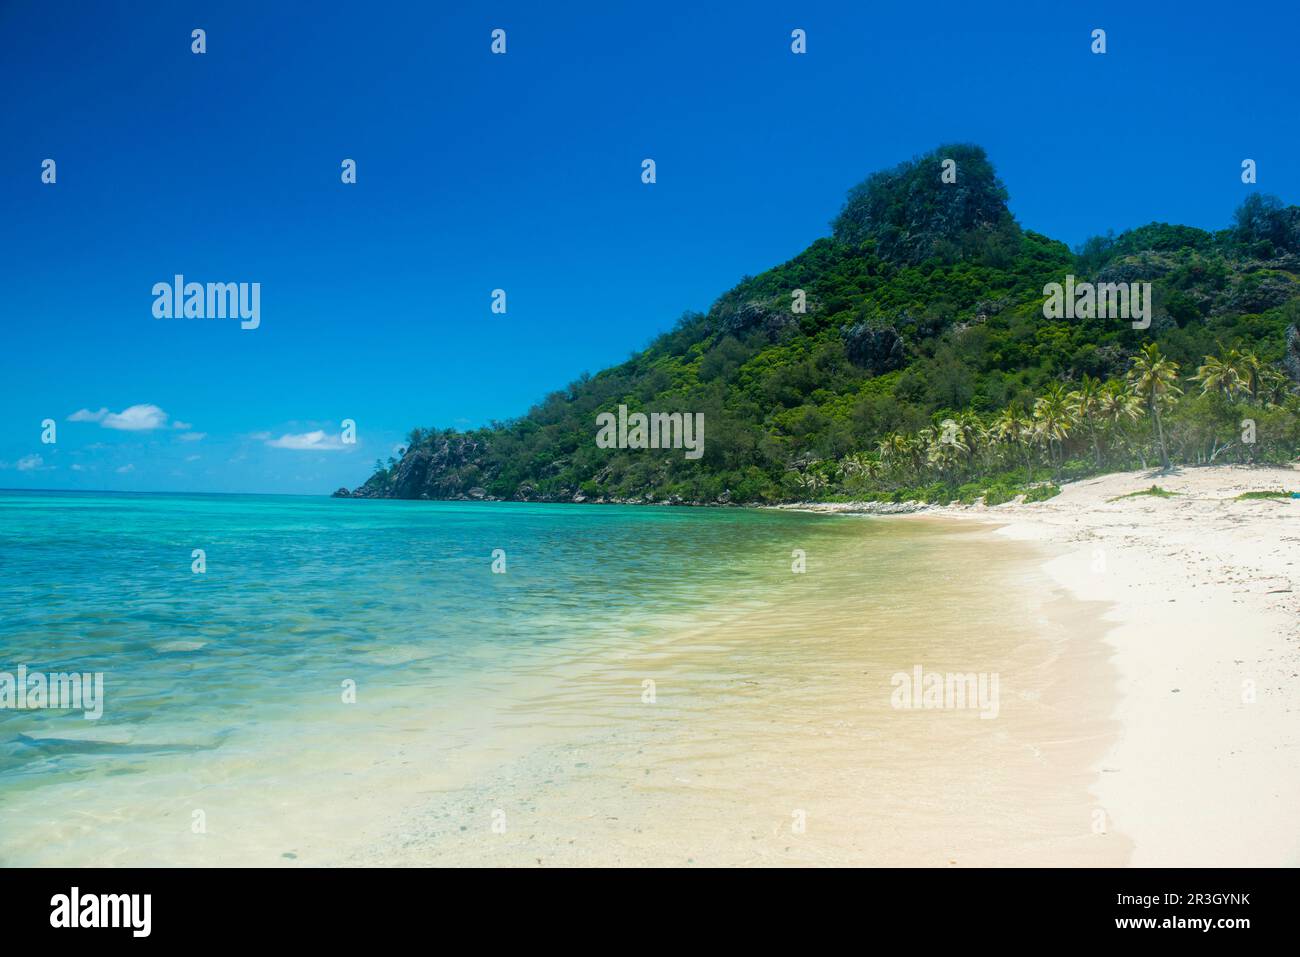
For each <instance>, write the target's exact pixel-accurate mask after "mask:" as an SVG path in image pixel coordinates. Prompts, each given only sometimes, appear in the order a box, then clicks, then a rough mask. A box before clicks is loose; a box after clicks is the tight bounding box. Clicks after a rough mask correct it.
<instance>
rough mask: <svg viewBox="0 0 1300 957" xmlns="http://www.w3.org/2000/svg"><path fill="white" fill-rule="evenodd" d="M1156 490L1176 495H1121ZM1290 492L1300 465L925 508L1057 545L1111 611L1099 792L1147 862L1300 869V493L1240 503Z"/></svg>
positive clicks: (1063, 577) (1137, 858) (1090, 596)
mask: <svg viewBox="0 0 1300 957" xmlns="http://www.w3.org/2000/svg"><path fill="white" fill-rule="evenodd" d="M1152 485H1159V486H1160V487H1161V488H1163V489H1165V490H1167V491H1169V492H1173V493H1177V494H1176V495H1174V496H1173V497H1170V498H1157V497H1153V496H1136V497H1130V498H1119V496H1124V495H1127V494H1128V493H1131V492H1135V491H1140V490H1143V489H1148V488H1150V487H1151V486H1152ZM1277 489H1288V490H1291V491H1295V490H1300V469H1297V468H1246V467H1240V466H1216V467H1210V468H1198V469H1185V470H1180V471H1175V472H1173V473H1171V474H1164V475H1157V474H1154V473H1152V472H1129V473H1122V474H1115V475H1108V476H1104V477H1101V478H1097V479H1090V480H1087V481H1082V482H1077V483H1073V484H1070V485H1067V486H1065V487H1064V488H1063V489H1062V491H1061V494H1060V495H1059V496H1057V497H1056V498H1053V499H1050V500H1048V501H1046V502H1039V503H1035V504H1031V505H1024V504H1006V505H1002V506H997V507H994V508H983V507H979V506H975V507H958V506H952V507H947V508H937V509H927V510H925V511H923V512H921V513H919V515H921V516H924V515H943V516H947V517H956V518H962V519H971V520H977V521H982V522H995V523H997V524H998V526H999V527H998V529H997V532H998V534H1000V535H1003V536H1006V537H1009V538H1012V539H1016V540H1022V541H1026V540H1028V541H1036V542H1040V543H1044V544H1047V545H1048V546H1051V547H1053V548H1054V550H1056V551H1057V552H1058V557H1056V558H1055V559H1053V560H1051V561H1049V562H1048V563H1047V565H1046V567H1045V570H1046V571H1047V573H1048V574H1049V575H1050V576H1051V577H1052V578H1053V579H1054V580H1055V581H1057V582H1059V583H1060V584H1061V585H1063V586H1064V587H1065V588H1067V589H1068V590H1069V592H1070V593H1071V594H1072V595H1074V596H1075V597H1077V598H1079V599H1083V600H1091V601H1103V602H1107V603H1108V604H1109V606H1110V611H1109V613H1108V614H1107V616H1106V618H1107V621H1108V622H1109V623H1110V624H1111V625H1112V627H1111V628H1110V630H1109V631H1108V632H1107V634H1106V636H1105V641H1106V642H1107V644H1108V645H1109V646H1110V648H1111V649H1112V652H1113V654H1112V658H1111V661H1112V664H1113V665H1114V666H1115V668H1116V669H1117V671H1118V673H1119V676H1120V681H1119V689H1118V690H1119V696H1118V703H1117V706H1116V708H1117V710H1116V714H1115V717H1116V718H1117V720H1118V722H1119V725H1120V733H1119V737H1118V739H1117V742H1116V743H1115V745H1114V746H1113V747H1112V748H1111V749H1110V751H1109V753H1108V754H1107V755H1106V756H1105V758H1104V759H1103V760H1102V761H1101V763H1100V765H1099V766H1098V767H1097V783H1096V785H1095V788H1094V794H1095V795H1096V796H1097V799H1098V805H1099V808H1100V809H1102V810H1104V811H1105V813H1106V817H1107V820H1108V826H1109V827H1110V828H1112V829H1113V830H1114V831H1116V832H1120V833H1122V834H1124V835H1126V836H1127V837H1129V838H1130V839H1131V840H1132V841H1133V845H1134V849H1133V852H1132V855H1131V860H1130V863H1131V864H1133V865H1136V866H1195V865H1205V866H1285V865H1296V864H1300V821H1298V820H1297V817H1296V811H1297V809H1298V808H1300V677H1298V674H1300V499H1283V500H1277V499H1274V500H1246V501H1239V500H1237V496H1238V495H1239V494H1241V493H1243V492H1250V491H1265V490H1277ZM818 510H825V511H855V509H854V508H853V507H851V506H835V505H832V506H821V507H819V509H818Z"/></svg>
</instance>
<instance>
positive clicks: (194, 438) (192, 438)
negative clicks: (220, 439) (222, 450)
mask: <svg viewBox="0 0 1300 957" xmlns="http://www.w3.org/2000/svg"><path fill="white" fill-rule="evenodd" d="M176 437H177V438H178V439H180V440H181V441H182V442H198V441H199V440H200V439H206V438H207V437H208V433H206V432H186V433H185V434H184V435H178V436H176Z"/></svg>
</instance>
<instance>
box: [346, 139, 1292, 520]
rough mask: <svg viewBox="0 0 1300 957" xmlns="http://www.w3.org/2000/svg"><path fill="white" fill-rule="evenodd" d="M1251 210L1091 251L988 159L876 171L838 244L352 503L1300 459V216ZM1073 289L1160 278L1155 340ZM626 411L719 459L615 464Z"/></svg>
mask: <svg viewBox="0 0 1300 957" xmlns="http://www.w3.org/2000/svg"><path fill="white" fill-rule="evenodd" d="M944 160H953V161H955V167H947V168H950V169H952V170H953V172H954V173H955V182H945V179H951V178H952V177H953V173H949V175H948V176H947V177H945V176H944V175H943V171H944V169H945V168H946V167H945V166H944ZM1244 189H1246V187H1243V190H1244ZM1247 195H1248V197H1249V198H1248V199H1247V200H1246V201H1245V202H1244V203H1243V205H1242V206H1241V208H1240V209H1239V210H1238V211H1237V214H1236V217H1235V220H1234V222H1232V223H1230V224H1227V225H1226V228H1224V229H1222V230H1220V231H1219V232H1215V233H1210V232H1206V231H1204V230H1201V229H1196V228H1192V227H1188V226H1175V225H1169V224H1166V223H1152V224H1150V225H1148V226H1143V227H1141V228H1139V229H1134V230H1131V231H1128V232H1125V233H1123V234H1121V235H1119V236H1113V235H1112V236H1107V237H1102V238H1094V239H1092V240H1089V241H1088V242H1087V243H1085V244H1083V245H1082V246H1081V247H1080V248H1079V249H1078V250H1076V251H1071V250H1070V249H1069V248H1068V247H1067V246H1065V245H1064V244H1063V243H1060V242H1058V241H1056V240H1053V239H1050V238H1049V237H1047V236H1043V235H1040V234H1038V233H1035V232H1033V231H1030V230H1026V229H1023V228H1022V227H1021V226H1020V225H1019V224H1017V223H1016V221H1015V219H1014V218H1013V217H1012V216H1011V214H1010V213H1009V211H1008V209H1007V193H1006V190H1005V188H1004V187H1003V185H1002V183H1001V182H1000V181H999V179H998V177H997V174H996V172H995V170H994V169H993V167H992V165H991V164H990V162H989V160H988V158H987V157H986V155H985V153H984V151H983V150H982V149H980V148H979V147H977V146H970V145H949V146H942V147H940V148H939V149H937V150H935V151H934V152H932V153H930V154H927V155H925V156H922V157H918V158H916V159H914V160H912V161H910V162H906V163H903V164H902V165H900V166H898V167H896V168H894V169H891V170H887V171H882V172H878V173H875V174H873V175H872V176H870V177H869V178H868V179H867V180H865V181H864V182H863V183H862V184H860V185H858V186H857V187H855V188H854V189H852V190H851V191H850V192H849V194H848V198H847V200H846V202H845V204H844V207H843V210H842V211H841V213H840V214H839V216H838V217H837V218H836V220H835V221H834V223H833V224H832V233H831V235H830V236H829V237H827V238H824V239H820V240H818V241H817V242H815V243H813V245H812V246H810V247H809V248H808V249H806V250H805V251H804V252H802V253H801V254H799V255H798V256H796V257H795V258H794V259H792V260H790V261H789V262H787V263H784V264H782V265H780V266H777V267H776V268H774V269H770V270H768V271H767V272H764V273H762V274H761V275H759V276H755V277H746V278H744V279H742V280H741V281H740V282H739V283H738V284H737V285H736V286H735V288H733V289H731V290H730V291H728V292H726V293H724V294H723V295H722V296H721V297H720V298H719V299H718V300H717V302H715V303H714V304H713V306H712V307H711V308H710V309H709V310H708V312H706V313H687V314H686V315H683V316H682V317H681V318H680V319H679V320H678V321H677V323H676V325H675V326H674V327H673V328H672V329H671V331H668V332H666V333H664V334H663V335H661V336H660V337H659V338H658V339H656V340H655V341H654V342H653V343H652V344H651V345H650V346H649V347H648V348H647V349H646V350H645V351H644V352H642V353H640V354H639V355H637V356H635V357H634V358H632V359H630V360H629V361H627V362H625V363H623V364H622V365H619V366H615V367H614V368H611V369H606V370H604V371H603V372H599V373H597V374H596V375H593V376H588V375H585V374H584V375H583V376H582V377H580V378H579V379H578V380H577V381H575V382H572V383H570V384H569V385H568V386H567V387H566V388H564V389H562V390H560V391H557V392H554V393H552V394H551V395H549V396H547V397H546V398H545V399H544V400H543V401H542V402H541V403H540V404H538V405H537V406H535V407H534V408H532V409H531V410H529V411H528V412H527V414H525V415H523V416H521V417H520V418H518V419H515V420H513V421H510V422H505V423H494V424H493V425H492V426H491V427H488V428H482V429H476V430H472V431H468V432H459V431H456V430H452V429H442V428H437V427H431V428H417V429H415V430H413V431H412V433H411V435H410V437H409V447H408V448H407V449H406V451H405V453H404V454H403V455H402V456H401V458H400V459H399V460H392V459H390V460H389V462H388V464H387V465H384V464H383V463H376V470H375V473H374V474H373V475H372V476H371V477H370V479H369V480H368V481H367V482H366V483H365V484H364V485H362V486H361V487H360V488H358V489H356V490H355V491H353V492H351V493H349V492H347V491H346V490H340V491H339V492H338V493H336V494H340V495H347V494H351V495H354V496H359V497H395V498H429V499H446V498H501V499H519V500H530V501H597V502H602V501H606V502H607V501H633V502H682V503H722V502H732V503H747V502H754V503H757V502H776V501H788V500H806V499H811V498H823V499H826V498H835V497H853V498H880V499H893V500H902V499H904V498H923V499H926V500H931V501H934V500H944V501H946V500H950V499H954V498H960V499H963V500H967V501H970V500H973V499H975V498H977V497H984V498H986V500H988V501H989V502H996V501H1003V500H1005V499H1007V498H1009V497H1011V496H1012V495H1014V494H1016V493H1017V492H1021V491H1025V490H1030V491H1031V494H1048V493H1047V492H1044V491H1043V490H1044V489H1050V484H1049V483H1052V482H1056V481H1060V480H1062V479H1065V478H1071V477H1078V476H1081V475H1084V474H1087V473H1089V472H1093V471H1101V470H1110V469H1117V468H1132V467H1139V466H1153V467H1154V466H1159V465H1162V464H1164V463H1172V464H1178V463H1184V464H1195V463H1201V462H1208V461H1216V462H1227V461H1241V462H1246V461H1265V460H1267V461H1282V460H1290V459H1293V458H1294V457H1295V456H1296V454H1297V452H1300V400H1298V399H1297V386H1296V383H1297V381H1300V335H1298V334H1297V331H1296V326H1297V323H1298V322H1300V207H1295V206H1289V207H1284V206H1282V205H1281V204H1280V203H1279V202H1278V201H1277V200H1276V199H1273V198H1272V197H1269V196H1267V195H1263V194H1260V193H1257V192H1254V191H1252V192H1250V193H1248V194H1247ZM1070 275H1072V276H1074V277H1075V279H1076V280H1077V281H1078V282H1081V283H1082V282H1093V283H1130V282H1133V283H1145V282H1149V283H1151V284H1152V290H1153V308H1152V310H1151V315H1150V324H1149V328H1145V329H1140V328H1134V325H1133V322H1131V321H1130V320H1129V319H1127V318H1106V319H1102V318H1074V319H1065V318H1061V319H1048V318H1045V315H1044V301H1045V299H1047V298H1048V297H1047V294H1046V293H1045V287H1046V286H1047V285H1048V284H1050V283H1064V282H1065V281H1066V277H1067V276H1070ZM799 290H802V294H800V293H799V292H798V291H799ZM801 300H802V301H803V303H804V308H803V311H800V308H799V303H800V301H801ZM620 405H624V406H627V407H628V409H630V410H633V411H637V410H640V411H645V412H651V411H656V412H689V413H703V415H704V422H705V435H704V453H703V456H702V457H701V458H698V459H688V458H687V457H685V456H684V455H683V454H682V453H681V451H680V450H674V449H644V450H639V449H617V448H614V449H606V448H599V447H598V446H597V443H596V441H595V435H596V431H597V430H596V416H597V414H598V413H601V412H605V411H615V410H617V408H618V406H620Z"/></svg>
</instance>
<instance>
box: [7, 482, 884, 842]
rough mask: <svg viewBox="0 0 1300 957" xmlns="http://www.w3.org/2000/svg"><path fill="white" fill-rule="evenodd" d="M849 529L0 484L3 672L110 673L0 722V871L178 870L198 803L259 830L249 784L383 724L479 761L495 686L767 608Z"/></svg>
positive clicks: (697, 515)
mask: <svg viewBox="0 0 1300 957" xmlns="http://www.w3.org/2000/svg"><path fill="white" fill-rule="evenodd" d="M849 531H851V529H849V528H848V526H847V524H846V523H844V522H843V521H842V520H840V521H837V520H834V519H826V518H821V517H815V516H808V515H799V514H784V513H775V512H763V511H752V510H739V509H730V510H727V509H682V508H635V507H619V506H575V505H563V506H555V505H528V504H499V503H426V502H420V503H415V502H397V501H351V500H332V499H327V498H308V497H283V496H236V495H207V496H204V495H151V494H104V493H85V494H80V493H52V492H51V493H31V492H4V493H0V671H9V672H11V673H12V672H13V671H14V670H15V669H16V668H17V667H18V666H19V665H25V666H27V668H28V669H29V671H32V672H36V671H41V672H74V671H75V672H83V673H93V672H102V673H103V674H104V676H105V679H104V680H105V692H104V697H105V704H104V715H103V717H102V718H101V719H100V720H98V721H87V720H85V719H84V718H83V717H82V716H81V715H80V714H79V713H76V712H58V711H14V710H8V711H0V816H2V817H3V823H0V862H4V863H42V862H46V861H47V860H49V859H48V858H47V857H46V856H44V852H43V851H42V848H45V847H46V846H47V843H48V842H49V841H59V840H73V839H77V840H79V841H80V842H81V843H82V844H83V845H84V846H87V847H98V848H99V850H98V851H95V852H90V851H88V852H87V854H88V856H89V857H92V858H93V857H94V855H95V854H99V855H101V857H100V858H97V859H103V860H107V861H116V860H125V861H133V862H149V861H150V860H158V861H159V862H160V863H167V862H168V860H167V858H169V857H171V856H172V854H173V851H172V849H171V848H170V847H169V846H168V844H167V842H166V840H164V836H161V835H160V830H161V831H166V832H168V833H171V832H173V831H174V832H177V833H184V832H185V827H184V825H185V824H186V823H187V822H186V820H185V816H186V814H187V813H192V810H190V811H187V809H188V808H191V807H198V806H199V805H202V804H204V800H203V797H202V796H203V794H204V793H205V792H207V793H208V794H209V795H210V794H211V793H212V792H213V790H214V789H217V790H218V791H220V792H221V793H224V794H227V795H228V803H227V804H222V805H221V806H223V807H225V806H228V807H230V808H231V809H232V811H231V814H235V813H238V814H250V815H255V814H258V813H259V811H258V808H259V800H261V798H259V797H258V795H257V793H254V792H259V789H260V792H259V793H260V794H261V796H262V798H265V797H267V795H269V794H272V793H273V792H275V791H276V789H277V788H282V789H283V790H284V792H285V793H289V792H290V791H292V790H293V789H295V788H301V787H303V786H304V784H303V782H302V781H294V780H293V779H292V775H293V774H294V773H297V771H299V770H303V769H296V768H294V767H292V766H291V765H293V764H294V761H295V760H296V759H297V758H299V757H303V755H304V754H305V753H306V751H307V750H311V751H314V752H319V751H320V750H321V749H326V750H328V751H329V755H328V759H329V760H334V759H338V760H339V761H342V762H343V766H344V768H345V769H346V766H347V763H346V760H345V759H346V757H347V755H348V751H349V748H351V747H354V746H355V747H356V749H357V755H356V759H355V761H354V762H353V763H354V764H356V765H358V766H360V765H361V764H363V763H364V762H365V761H366V760H369V759H370V756H371V755H372V754H373V750H374V746H375V745H374V740H375V739H376V738H377V737H381V736H382V734H383V732H384V729H385V728H386V727H388V724H387V723H386V722H388V721H392V722H395V724H397V725H402V724H403V723H405V724H407V725H410V724H419V725H428V724H429V723H432V722H433V721H434V720H435V719H434V718H433V717H431V716H432V715H435V714H438V713H439V708H441V709H442V710H441V714H442V716H443V719H445V721H446V730H445V733H444V734H442V735H441V736H440V739H439V742H435V744H434V747H437V746H438V744H439V743H441V744H445V745H446V746H447V747H448V748H457V747H459V748H462V749H470V750H473V749H474V748H475V747H476V745H477V744H478V743H480V742H482V741H483V740H484V739H483V736H482V734H480V731H481V729H477V728H475V727H474V726H473V722H474V720H475V718H474V715H475V714H477V713H479V712H477V711H476V709H478V708H483V707H490V706H491V705H492V704H493V702H494V696H496V697H502V700H505V698H504V692H503V691H502V687H503V686H502V682H506V681H509V680H513V679H517V678H519V677H520V676H521V675H524V674H525V672H526V671H527V669H528V668H529V667H539V668H545V667H546V663H547V662H548V660H550V656H552V655H556V654H559V655H563V656H566V660H570V661H574V660H577V661H581V659H582V657H583V655H584V654H585V653H586V652H585V651H584V649H586V650H589V651H590V653H591V654H601V653H606V652H608V651H610V650H611V649H617V648H619V647H620V646H626V647H629V648H631V647H637V646H639V645H640V644H641V643H643V642H645V641H647V640H649V639H650V638H651V637H652V636H654V635H656V634H659V633H662V632H663V631H664V630H665V629H668V628H671V627H675V626H678V625H682V624H684V623H686V624H689V623H691V622H699V621H703V620H706V619H707V617H708V615H709V614H710V612H709V609H721V610H722V611H720V612H719V613H721V614H726V615H732V614H735V613H738V612H740V611H743V610H745V609H747V608H748V609H752V608H756V607H760V606H762V605H764V604H771V603H772V602H773V601H775V600H777V599H776V596H775V595H774V594H773V591H772V586H773V584H774V583H776V582H786V581H788V580H789V579H790V578H791V574H790V562H791V557H790V556H791V551H792V548H795V547H803V548H805V549H811V550H812V552H813V554H814V556H817V554H818V544H817V543H818V542H819V541H821V540H825V541H826V542H827V543H828V544H829V543H830V542H832V541H834V540H836V539H843V538H844V536H845V534H846V533H847V532H849ZM852 531H854V534H860V532H858V531H856V530H852ZM194 549H203V550H204V552H205V553H206V572H205V573H204V574H196V573H194V572H193V571H192V567H191V566H192V558H191V555H192V552H193V550H194ZM495 549H501V550H503V551H504V553H505V567H506V571H505V573H504V574H494V573H493V571H492V566H493V552H494V550H495ZM816 560H817V559H816V557H814V561H816ZM345 681H352V682H355V683H356V688H357V699H358V706H356V707H353V708H349V707H348V706H347V705H344V704H342V688H343V683H344V682H345ZM634 688H635V686H634ZM422 707H427V708H428V712H429V714H428V715H423V714H421V712H420V709H421V708H422ZM361 715H364V717H360V716H361ZM398 715H400V718H399V717H398ZM483 720H484V721H493V722H498V723H499V722H500V720H501V718H500V715H494V716H493V717H491V718H486V717H484V718H483ZM457 729H459V735H460V736H459V737H457V734H458V731H457ZM293 741H297V742H302V745H301V747H294V746H290V745H289V744H287V743H286V742H293ZM363 742H365V743H364V744H363ZM483 747H486V745H483ZM318 757H319V755H318ZM327 763H328V760H324V759H318V760H315V761H308V760H307V759H306V758H305V757H303V764H304V766H305V767H310V768H314V769H317V770H318V771H319V773H320V774H322V775H323V774H325V773H327V772H326V771H325V770H324V769H323V767H324V765H325V764H327ZM277 767H278V768H279V770H282V771H283V775H279V776H278V775H277ZM341 773H343V774H347V773H349V772H347V771H346V770H344V771H342V772H341ZM306 786H307V787H308V788H310V787H312V785H310V784H308V785H306ZM331 787H332V782H324V783H323V784H322V786H321V788H320V791H319V792H318V793H320V794H321V795H324V794H326V793H329V792H330V788H331ZM322 800H324V798H323V797H322ZM168 802H170V805H169V804H168ZM208 803H212V798H211V797H209V800H208ZM236 809H237V810H236ZM159 814H164V815H167V816H173V815H174V819H173V820H171V821H169V822H165V823H163V822H159V821H157V820H155V819H153V816H156V815H159ZM229 816H230V815H228V817H229ZM88 821H89V822H97V823H92V824H87V823H86V822H88ZM231 823H232V822H231V821H229V820H228V821H227V825H228V826H229V825H230V824H231ZM246 823H247V824H248V825H249V826H251V825H252V823H253V822H252V821H249V822H246ZM151 842H153V843H151ZM149 847H153V848H154V851H153V852H152V856H151V852H150V851H149V850H148V848H149ZM183 859H186V860H188V859H189V858H183ZM74 862H83V861H80V860H77V861H74ZM84 862H87V863H89V862H93V861H92V860H87V861H84Z"/></svg>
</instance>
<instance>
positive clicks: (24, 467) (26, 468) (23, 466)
mask: <svg viewBox="0 0 1300 957" xmlns="http://www.w3.org/2000/svg"><path fill="white" fill-rule="evenodd" d="M44 464H45V460H44V459H43V458H41V457H40V456H39V455H24V456H23V457H22V458H20V459H19V460H18V461H17V462H15V463H14V468H16V469H17V470H18V471H20V472H32V471H35V470H36V469H38V468H40V467H41V466H42V465H44Z"/></svg>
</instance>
